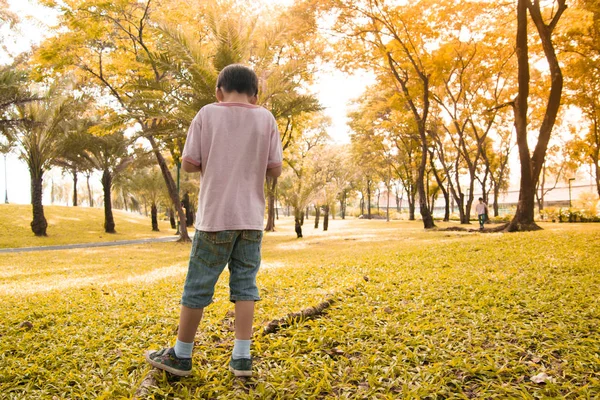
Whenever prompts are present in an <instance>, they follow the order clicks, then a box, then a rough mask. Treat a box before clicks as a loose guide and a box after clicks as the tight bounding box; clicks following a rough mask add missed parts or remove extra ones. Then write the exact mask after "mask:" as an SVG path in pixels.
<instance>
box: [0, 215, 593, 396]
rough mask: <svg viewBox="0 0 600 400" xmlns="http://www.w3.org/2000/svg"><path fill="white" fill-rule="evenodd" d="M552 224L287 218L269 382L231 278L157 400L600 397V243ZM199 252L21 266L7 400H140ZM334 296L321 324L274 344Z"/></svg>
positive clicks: (2, 333)
mask: <svg viewBox="0 0 600 400" xmlns="http://www.w3.org/2000/svg"><path fill="white" fill-rule="evenodd" d="M544 227H545V228H546V229H545V230H543V231H540V232H531V233H514V234H500V233H498V234H479V233H470V234H468V233H464V232H443V231H434V232H424V231H423V230H422V229H421V227H420V226H419V224H418V223H408V222H392V223H385V222H383V221H358V220H355V221H345V222H343V221H339V220H336V221H332V223H331V225H330V231H329V232H327V233H323V232H318V233H317V232H316V231H313V230H312V227H311V228H309V229H305V231H306V232H305V234H306V236H307V237H306V238H304V239H301V240H297V239H294V233H293V227H292V226H291V222H290V221H282V226H281V227H280V228H279V232H276V233H275V234H268V235H266V238H265V241H264V249H263V262H264V268H263V269H262V270H261V272H260V273H259V285H260V287H261V296H262V297H263V301H261V302H260V303H258V305H257V314H256V318H255V330H256V334H255V339H254V342H253V355H254V357H255V365H254V369H255V377H253V378H251V379H248V380H239V379H234V378H233V377H232V376H231V374H230V373H229V372H228V371H227V363H228V360H229V357H230V352H231V348H232V344H233V333H232V326H233V325H232V324H233V321H232V317H231V314H230V311H231V310H232V306H231V304H230V303H229V302H228V300H227V299H228V296H227V287H226V284H227V276H223V277H222V278H221V280H220V282H219V285H218V288H217V292H216V296H215V303H214V304H213V305H211V306H210V307H208V308H207V310H206V316H205V319H204V321H203V322H202V324H201V327H200V333H199V334H198V336H197V338H196V342H197V346H196V349H195V353H194V369H193V374H192V376H191V377H188V378H183V379H172V378H170V377H169V376H167V375H166V374H164V373H161V374H159V376H158V385H157V386H156V387H154V388H151V389H150V394H149V396H148V397H149V398H156V399H165V398H173V399H175V398H178V399H179V398H181V399H183V398H190V399H191V398H223V399H225V398H239V399H264V398H285V399H303V398H305V399H311V398H323V399H324V398H342V399H343V398H374V399H396V398H429V399H438V398H439V399H442V398H444V399H447V398H457V399H459V398H524V399H530V398H531V399H534V398H584V399H585V398H588V399H591V398H597V397H598V396H600V356H599V352H600V337H599V335H598V334H597V332H598V329H599V328H600V327H599V322H600V309H599V308H598V306H599V300H598V293H600V277H599V275H598V270H599V265H598V255H599V254H600V229H599V228H597V227H595V226H594V225H571V224H569V225H558V224H553V225H552V224H547V225H544ZM188 252H189V246H188V245H181V244H177V243H157V244H152V245H145V246H128V247H121V248H106V249H99V250H98V249H94V250H93V252H92V251H90V250H69V251H60V252H52V253H36V254H28V255H27V256H26V257H25V258H19V257H17V256H16V255H14V256H13V255H11V256H10V257H5V256H3V257H2V259H0V267H1V269H0V271H1V272H0V301H1V302H2V304H3V307H2V308H1V309H0V321H1V322H0V398H6V399H22V398H32V399H36V398H44V399H45V398H48V399H52V398H58V399H63V398H89V399H92V398H106V399H114V398H130V397H131V396H132V395H133V393H134V392H135V390H136V389H137V387H138V386H139V384H140V382H141V381H142V379H143V378H144V376H145V375H146V374H147V373H148V371H150V368H149V366H147V365H146V364H145V362H144V359H143V352H144V351H145V350H147V349H149V348H155V349H158V348H161V347H163V346H166V345H170V344H172V343H173V341H174V338H175V336H174V335H175V330H176V327H177V317H178V308H179V305H178V302H179V298H180V295H181V289H182V283H183V279H184V276H185V270H186V266H185V265H186V259H187V253H188ZM21 257H22V256H21ZM325 299H334V301H333V302H332V305H331V307H330V308H328V309H327V310H326V311H325V313H324V314H323V315H322V316H320V317H319V318H315V319H307V320H300V321H296V322H294V323H292V324H291V325H290V326H288V327H285V328H283V329H280V330H279V331H277V332H276V333H273V334H263V333H262V330H263V328H264V327H265V326H266V325H267V324H268V323H269V321H271V320H273V319H277V318H281V317H282V316H285V315H286V314H288V313H290V312H295V311H299V310H302V309H304V308H306V307H310V306H313V305H316V304H319V303H320V302H322V301H324V300H325ZM25 321H28V322H30V323H31V326H29V325H27V324H23V323H24V322H25ZM20 325H21V327H20ZM540 373H545V374H546V376H547V378H546V379H545V383H534V382H533V381H532V380H531V378H532V377H533V376H535V375H538V374H540Z"/></svg>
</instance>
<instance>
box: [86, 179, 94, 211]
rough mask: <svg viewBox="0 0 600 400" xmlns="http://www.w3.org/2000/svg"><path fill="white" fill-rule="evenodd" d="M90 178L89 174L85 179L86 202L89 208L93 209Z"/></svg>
mask: <svg viewBox="0 0 600 400" xmlns="http://www.w3.org/2000/svg"><path fill="white" fill-rule="evenodd" d="M90 176H91V174H86V176H85V179H86V181H87V190H88V201H89V203H90V207H94V195H93V194H92V187H91V186H90Z"/></svg>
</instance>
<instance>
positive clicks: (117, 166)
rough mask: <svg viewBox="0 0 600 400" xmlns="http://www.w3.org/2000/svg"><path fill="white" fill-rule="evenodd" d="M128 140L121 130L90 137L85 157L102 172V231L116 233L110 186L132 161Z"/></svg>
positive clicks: (111, 186)
mask: <svg viewBox="0 0 600 400" xmlns="http://www.w3.org/2000/svg"><path fill="white" fill-rule="evenodd" d="M129 144H130V140H128V139H127V138H126V137H125V135H124V134H123V133H122V132H115V133H110V134H106V135H101V136H100V135H99V136H94V137H92V139H91V141H90V146H89V147H88V149H87V158H88V160H89V161H90V163H91V164H92V165H93V167H94V168H95V169H97V170H99V171H101V172H102V179H101V182H102V190H103V193H104V231H105V232H106V233H116V230H115V220H114V217H113V212H112V188H113V181H114V179H115V177H116V176H117V175H118V174H120V173H121V172H123V171H124V170H125V168H126V167H127V165H129V164H130V163H131V162H132V161H133V157H131V155H130V154H129Z"/></svg>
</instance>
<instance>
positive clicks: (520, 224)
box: [507, 0, 566, 232]
mask: <svg viewBox="0 0 600 400" xmlns="http://www.w3.org/2000/svg"><path fill="white" fill-rule="evenodd" d="M528 9H529V13H530V15H531V18H532V20H533V22H534V24H535V26H536V28H537V31H538V35H539V38H540V40H541V42H542V47H543V49H544V55H545V57H546V60H547V61H548V65H549V68H550V79H551V82H552V83H551V87H550V95H549V96H548V102H547V103H546V112H545V114H544V119H543V121H542V125H541V126H540V129H539V135H538V138H537V144H536V145H535V149H534V151H533V155H531V154H530V152H529V144H528V141H527V137H528V132H527V108H528V98H529V80H530V74H529V49H528V44H527V40H528V35H527V10H528ZM565 10H566V4H565V0H558V8H557V9H556V12H555V15H554V16H553V18H552V20H551V21H550V23H549V25H546V23H545V22H544V18H543V17H542V14H541V11H540V3H539V2H534V3H531V2H529V1H527V0H519V1H518V6H517V50H516V53H517V60H518V66H519V69H518V77H519V94H518V96H517V99H516V100H515V105H514V114H515V130H516V134H517V146H518V148H519V160H520V162H521V182H520V187H519V202H518V204H517V211H516V213H515V216H514V217H513V219H512V221H511V222H510V224H509V225H508V227H507V230H508V231H509V232H514V231H528V230H538V229H540V227H539V226H538V225H537V224H536V223H535V221H534V209H535V190H536V187H537V182H538V179H539V177H540V172H541V170H542V166H543V163H544V160H545V158H546V151H547V148H548V142H549V141H550V135H551V133H552V128H553V127H554V123H555V121H556V115H557V114H558V110H559V108H560V101H561V96H562V87H563V76H562V71H561V69H560V65H559V63H558V59H557V57H556V53H555V50H554V44H553V43H552V32H553V29H554V27H555V26H556V23H557V22H558V20H559V19H560V17H561V15H562V13H563V12H564V11H565Z"/></svg>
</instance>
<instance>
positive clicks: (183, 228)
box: [146, 135, 191, 242]
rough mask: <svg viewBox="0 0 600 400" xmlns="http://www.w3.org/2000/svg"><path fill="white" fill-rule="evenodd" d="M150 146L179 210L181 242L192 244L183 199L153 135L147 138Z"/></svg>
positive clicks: (172, 200) (176, 208) (175, 205)
mask: <svg viewBox="0 0 600 400" xmlns="http://www.w3.org/2000/svg"><path fill="white" fill-rule="evenodd" d="M146 138H147V139H148V141H149V142H150V144H151V145H152V151H153V152H154V155H155V156H156V161H157V162H158V165H159V166H160V171H161V172H162V175H163V178H164V180H165V184H166V185H167V190H168V192H169V197H170V198H171V202H172V203H173V206H174V207H175V210H177V216H178V217H179V240H178V241H179V242H191V239H190V236H189V235H188V231H187V224H186V216H185V213H184V212H183V207H182V206H181V199H180V198H179V193H178V192H177V185H176V183H175V181H174V180H173V176H172V175H171V171H169V167H168V166H167V161H166V160H165V158H164V157H163V155H162V154H161V152H160V149H159V148H158V145H157V144H156V141H155V140H154V137H152V136H151V135H148V136H146Z"/></svg>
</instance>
